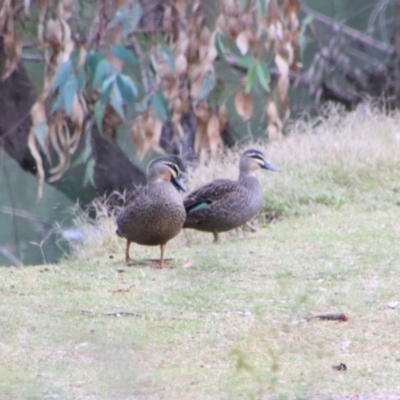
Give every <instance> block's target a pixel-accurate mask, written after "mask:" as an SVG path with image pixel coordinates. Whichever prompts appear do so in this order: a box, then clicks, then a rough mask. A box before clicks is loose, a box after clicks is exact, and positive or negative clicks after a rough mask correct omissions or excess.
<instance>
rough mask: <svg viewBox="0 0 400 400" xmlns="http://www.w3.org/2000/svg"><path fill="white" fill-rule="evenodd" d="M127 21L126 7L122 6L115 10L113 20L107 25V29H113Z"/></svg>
mask: <svg viewBox="0 0 400 400" xmlns="http://www.w3.org/2000/svg"><path fill="white" fill-rule="evenodd" d="M127 19H128V7H127V6H124V7H121V8H120V9H118V10H117V12H116V13H115V15H114V18H113V19H112V20H111V21H110V22H109V23H108V25H107V29H112V28H115V27H116V26H117V25H118V24H120V23H121V22H125V21H126V20H127Z"/></svg>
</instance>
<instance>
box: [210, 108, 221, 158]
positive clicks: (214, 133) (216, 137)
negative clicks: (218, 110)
mask: <svg viewBox="0 0 400 400" xmlns="http://www.w3.org/2000/svg"><path fill="white" fill-rule="evenodd" d="M207 136H208V145H209V148H210V152H211V154H212V155H213V156H214V155H216V154H217V153H219V152H220V151H221V150H222V148H223V142H222V139H221V131H220V122H219V118H218V116H217V115H212V116H211V118H210V119H209V121H208V123H207Z"/></svg>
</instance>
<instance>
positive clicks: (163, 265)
mask: <svg viewBox="0 0 400 400" xmlns="http://www.w3.org/2000/svg"><path fill="white" fill-rule="evenodd" d="M173 260H174V259H173V258H164V260H163V261H162V262H161V260H160V259H159V258H158V259H156V258H151V259H148V260H147V261H150V262H152V263H153V264H156V266H157V268H164V267H165V264H169V263H170V262H171V261H173Z"/></svg>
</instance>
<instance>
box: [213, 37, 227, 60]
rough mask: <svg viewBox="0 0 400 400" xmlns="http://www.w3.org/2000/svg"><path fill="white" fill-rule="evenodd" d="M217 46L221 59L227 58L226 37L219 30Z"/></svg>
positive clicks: (216, 40) (216, 39)
mask: <svg viewBox="0 0 400 400" xmlns="http://www.w3.org/2000/svg"><path fill="white" fill-rule="evenodd" d="M215 48H216V49H217V53H218V56H219V58H220V59H221V60H225V49H226V37H224V36H223V35H222V34H221V33H219V32H217V34H216V35H215Z"/></svg>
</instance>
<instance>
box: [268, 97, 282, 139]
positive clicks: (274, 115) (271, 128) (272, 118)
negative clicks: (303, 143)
mask: <svg viewBox="0 0 400 400" xmlns="http://www.w3.org/2000/svg"><path fill="white" fill-rule="evenodd" d="M266 114H267V119H268V126H267V131H268V139H269V140H270V141H277V140H281V139H282V128H283V126H282V121H281V119H280V117H279V114H278V110H277V108H276V105H275V103H274V102H272V101H269V102H268V105H267V109H266Z"/></svg>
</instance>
